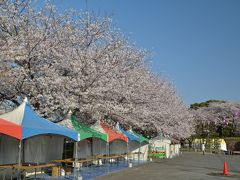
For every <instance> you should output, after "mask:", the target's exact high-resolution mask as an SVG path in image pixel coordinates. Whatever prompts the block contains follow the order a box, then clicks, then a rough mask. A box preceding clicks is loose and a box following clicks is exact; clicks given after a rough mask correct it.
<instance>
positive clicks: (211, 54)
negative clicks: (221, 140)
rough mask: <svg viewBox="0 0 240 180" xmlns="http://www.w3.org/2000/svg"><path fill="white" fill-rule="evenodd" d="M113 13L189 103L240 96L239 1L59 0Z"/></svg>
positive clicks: (63, 4) (63, 5)
mask: <svg viewBox="0 0 240 180" xmlns="http://www.w3.org/2000/svg"><path fill="white" fill-rule="evenodd" d="M53 2H54V3H55V4H56V6H57V8H58V9H59V10H60V11H61V10H64V9H68V8H74V9H77V10H81V9H82V10H86V9H88V10H91V11H92V10H93V11H95V12H96V13H100V14H102V15H104V14H113V21H114V23H115V24H116V25H117V27H119V28H120V29H121V31H122V32H123V33H124V34H126V35H127V36H130V39H131V40H132V41H133V42H135V43H136V44H137V46H139V47H141V48H146V49H148V50H150V51H152V53H153V56H152V71H153V72H155V73H159V74H162V75H163V76H164V77H165V78H167V79H168V80H170V81H173V82H174V83H175V86H176V89H177V91H178V94H179V95H180V96H181V97H182V99H183V101H184V102H185V103H186V104H191V103H194V102H201V101H205V100H209V99H224V100H240V80H239V79H240V1H239V0H54V1H53Z"/></svg>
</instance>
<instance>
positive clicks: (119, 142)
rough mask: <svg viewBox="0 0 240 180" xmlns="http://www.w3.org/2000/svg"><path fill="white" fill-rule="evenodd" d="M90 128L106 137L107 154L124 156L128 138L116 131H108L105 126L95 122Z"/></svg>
mask: <svg viewBox="0 0 240 180" xmlns="http://www.w3.org/2000/svg"><path fill="white" fill-rule="evenodd" d="M92 128H94V129H96V130H98V131H100V132H104V133H106V134H107V135H108V142H109V150H108V151H109V154H110V155H112V154H125V153H127V142H128V138H127V137H126V136H124V135H123V134H121V133H120V132H118V131H117V130H113V129H110V128H109V127H108V126H107V125H106V124H104V123H103V122H101V121H97V122H96V123H95V124H94V125H93V126H92Z"/></svg>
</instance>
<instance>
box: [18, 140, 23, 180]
mask: <svg viewBox="0 0 240 180" xmlns="http://www.w3.org/2000/svg"><path fill="white" fill-rule="evenodd" d="M21 152H22V140H21V139H20V141H19V147H18V179H21V174H20V166H21Z"/></svg>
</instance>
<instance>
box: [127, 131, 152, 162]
mask: <svg viewBox="0 0 240 180" xmlns="http://www.w3.org/2000/svg"><path fill="white" fill-rule="evenodd" d="M130 132H131V133H132V134H134V135H135V136H137V137H138V138H140V147H139V148H138V149H136V150H133V152H140V153H141V155H140V157H139V158H140V160H143V161H146V160H147V158H148V144H149V139H148V138H145V137H144V136H142V135H141V134H139V133H137V132H135V131H133V130H132V129H130Z"/></svg>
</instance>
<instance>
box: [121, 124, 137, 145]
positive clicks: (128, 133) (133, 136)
mask: <svg viewBox="0 0 240 180" xmlns="http://www.w3.org/2000/svg"><path fill="white" fill-rule="evenodd" d="M119 129H120V131H121V132H122V133H123V134H124V135H125V136H127V138H128V142H131V141H137V142H139V143H140V142H141V139H140V138H139V137H138V136H135V135H134V134H132V133H130V132H129V131H125V130H123V129H122V128H119Z"/></svg>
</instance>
